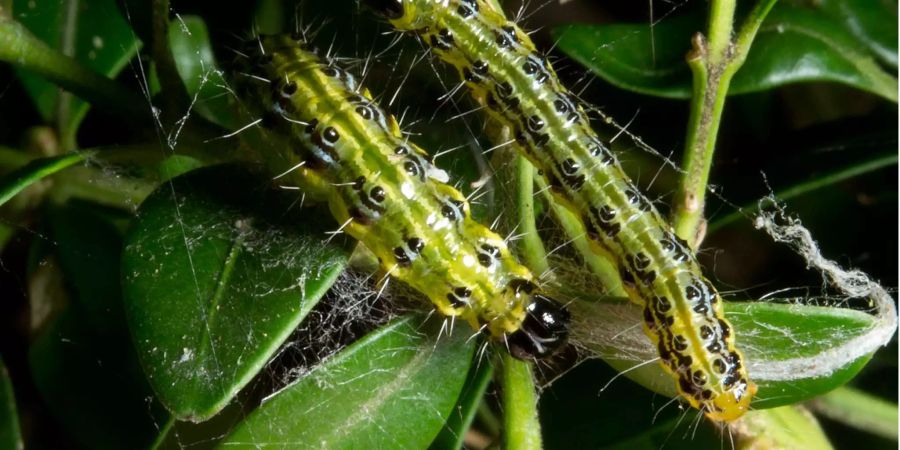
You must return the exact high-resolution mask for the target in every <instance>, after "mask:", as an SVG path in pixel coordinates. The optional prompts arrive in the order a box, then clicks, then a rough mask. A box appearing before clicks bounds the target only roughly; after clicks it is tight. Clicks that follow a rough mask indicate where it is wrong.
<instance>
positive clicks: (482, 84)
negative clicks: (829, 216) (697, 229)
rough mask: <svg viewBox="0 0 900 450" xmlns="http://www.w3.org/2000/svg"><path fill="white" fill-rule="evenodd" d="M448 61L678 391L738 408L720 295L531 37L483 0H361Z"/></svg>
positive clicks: (740, 390) (744, 396)
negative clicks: (575, 227) (543, 189)
mask: <svg viewBox="0 0 900 450" xmlns="http://www.w3.org/2000/svg"><path fill="white" fill-rule="evenodd" d="M367 1H368V2H369V3H370V5H371V6H372V7H373V8H374V9H376V11H377V12H379V13H380V14H382V15H384V16H385V17H386V18H387V19H388V20H389V21H390V23H391V24H392V25H393V26H394V27H395V28H397V29H398V30H401V31H406V32H412V33H415V34H416V35H417V36H418V37H419V38H420V39H421V41H422V42H424V43H425V44H427V45H428V46H429V47H430V48H431V50H432V51H433V52H434V54H435V55H437V57H438V58H440V59H441V60H443V61H445V62H447V63H449V64H451V65H453V66H454V67H456V69H457V71H458V72H459V74H460V76H461V77H462V79H463V82H464V83H465V85H466V86H467V87H468V89H469V91H470V93H471V95H472V97H474V99H475V100H476V101H477V102H478V103H479V104H480V105H483V106H485V108H481V109H482V110H484V111H486V113H487V114H488V117H489V118H490V119H491V120H493V121H496V122H498V123H500V124H501V125H502V126H504V127H507V128H508V129H509V130H511V132H512V135H513V136H515V147H516V148H517V149H518V150H519V151H521V152H522V153H523V154H524V155H525V156H526V157H527V158H528V159H529V160H530V161H531V162H532V163H533V164H534V165H535V166H536V167H537V169H538V170H539V171H540V173H542V175H543V177H544V178H545V180H546V181H547V183H548V184H549V185H550V186H551V187H552V189H553V192H554V197H555V198H556V199H557V200H558V201H560V202H561V203H562V204H564V205H566V206H567V207H568V208H569V209H571V210H572V211H573V212H575V213H576V214H577V215H579V216H580V217H581V220H582V222H583V224H584V226H585V229H586V230H587V231H588V234H589V236H590V238H591V241H592V243H593V244H595V248H596V250H597V251H598V252H599V253H601V254H603V255H606V256H608V257H609V258H610V259H611V260H613V261H615V263H616V264H617V265H618V267H619V268H620V269H621V271H622V273H623V278H626V279H629V280H630V281H631V282H632V285H633V289H631V294H632V295H631V297H632V300H634V301H636V302H638V303H639V304H641V305H642V307H643V311H644V329H645V331H646V334H647V335H648V336H649V337H650V339H651V340H652V341H653V342H654V344H655V345H656V346H657V348H658V350H659V355H660V358H661V363H662V365H663V367H665V368H666V370H667V371H669V372H670V373H671V374H672V375H673V376H674V378H675V380H676V385H677V389H678V391H679V393H680V394H681V395H682V396H683V397H684V398H685V399H686V400H687V401H688V402H689V403H690V404H691V405H692V406H693V407H695V408H698V409H700V410H702V411H704V412H705V413H706V415H707V416H708V417H709V418H711V419H713V420H721V421H730V420H734V419H737V418H738V417H740V416H741V415H743V414H744V412H746V411H747V409H748V408H749V405H750V401H751V399H752V397H753V395H754V394H755V392H756V386H755V384H753V383H752V382H751V381H750V380H749V378H748V376H747V371H746V368H745V364H744V362H743V357H742V356H741V353H740V351H739V350H737V348H736V347H735V339H734V331H733V330H732V327H731V325H730V324H729V323H728V322H727V321H726V319H725V317H724V313H723V311H722V302H721V299H720V297H719V294H718V293H717V292H716V290H715V288H713V286H712V284H711V283H710V282H709V281H707V280H706V279H705V278H704V277H703V274H702V269H701V267H700V265H699V264H698V263H697V261H696V259H695V257H694V256H693V254H692V253H691V252H690V250H689V249H688V247H687V245H686V244H685V243H684V242H683V241H682V240H680V239H679V238H678V237H677V236H676V235H675V234H674V233H673V232H672V230H671V228H670V227H669V226H668V224H667V223H666V222H665V221H664V220H663V219H662V217H661V216H660V214H659V213H658V212H657V211H656V209H655V208H654V206H653V205H652V204H651V203H650V201H649V200H647V199H646V198H645V197H644V196H643V195H642V194H641V193H640V192H639V191H638V189H637V188H636V187H635V186H634V184H633V183H632V182H631V181H630V180H629V178H628V177H627V176H626V175H625V173H624V172H623V171H622V168H621V167H620V165H619V163H618V161H617V160H616V157H615V156H614V155H613V154H612V153H611V152H610V150H609V148H608V147H607V145H606V144H605V143H604V142H603V141H601V140H600V139H599V137H598V136H597V134H596V133H595V132H594V131H593V130H592V129H591V126H590V123H589V120H588V118H587V116H586V114H585V113H584V110H583V108H582V106H581V105H580V104H579V102H578V101H577V99H576V98H575V97H574V96H573V95H572V94H571V93H570V92H569V91H568V90H567V89H566V88H565V87H564V86H563V85H562V84H561V83H560V82H559V80H558V79H557V76H556V74H555V72H554V71H553V68H552V67H551V65H550V63H549V61H547V59H546V58H544V57H542V56H541V55H540V54H539V53H538V52H537V51H536V49H535V47H534V44H533V43H532V42H531V39H530V38H529V37H528V35H527V34H526V33H525V32H524V31H522V29H520V28H519V27H518V25H516V24H515V23H514V22H512V21H508V20H506V18H505V17H504V15H503V13H502V12H500V11H497V10H496V9H494V8H493V7H492V6H491V5H490V4H489V3H488V2H486V1H484V0H367Z"/></svg>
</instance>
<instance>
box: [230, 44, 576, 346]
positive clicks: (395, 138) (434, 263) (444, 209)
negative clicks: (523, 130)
mask: <svg viewBox="0 0 900 450" xmlns="http://www.w3.org/2000/svg"><path fill="white" fill-rule="evenodd" d="M239 54H240V55H241V56H240V61H239V62H238V63H237V70H236V73H237V74H239V75H240V76H239V77H237V80H236V83H237V85H238V89H239V91H241V92H242V93H243V95H239V97H240V98H242V99H244V100H243V101H244V103H245V106H246V107H247V109H248V110H250V111H253V112H254V113H255V114H260V115H261V116H262V119H261V123H262V124H263V129H264V131H263V132H262V133H263V135H264V136H265V139H264V140H265V141H266V142H269V143H270V144H269V145H268V146H267V147H269V148H267V149H265V151H267V152H269V151H271V152H273V153H275V154H277V155H278V157H279V158H274V159H275V160H277V163H276V164H275V165H276V166H277V169H276V170H277V171H278V172H283V171H284V168H285V167H291V168H292V169H291V170H289V171H288V172H286V173H284V175H285V176H286V177H289V178H293V179H294V180H296V181H297V182H298V183H299V184H302V185H305V186H308V187H311V188H312V189H313V190H315V191H316V192H322V193H324V196H325V197H326V198H327V201H328V205H329V209H330V210H331V212H332V215H333V216H334V218H335V219H336V220H337V222H338V223H341V224H342V225H341V230H342V231H344V232H346V233H347V234H349V235H350V236H352V237H353V238H355V239H356V240H358V241H359V242H361V243H362V244H363V245H365V246H366V247H367V248H368V249H369V250H371V251H372V253H374V254H375V255H376V256H377V257H378V260H379V262H380V264H381V268H382V270H383V271H384V272H385V273H386V274H387V275H390V276H392V277H393V278H395V279H398V280H400V281H403V282H405V283H406V284H408V285H409V286H411V287H412V288H414V289H416V290H417V291H419V292H421V293H422V294H424V295H425V296H427V297H428V299H429V300H430V301H431V302H432V303H433V304H434V307H435V308H436V309H437V310H438V311H439V312H441V313H442V314H444V315H445V316H449V317H459V318H461V319H463V320H465V321H466V322H468V323H470V324H471V325H472V327H473V328H474V329H476V330H480V331H485V332H487V333H489V334H490V335H491V336H492V337H494V338H496V339H499V340H501V341H502V342H504V343H505V344H506V345H507V347H508V348H509V350H510V352H511V353H512V354H513V355H514V356H516V357H518V358H521V359H530V358H535V359H536V358H541V357H545V356H547V355H549V354H551V353H552V352H554V351H555V350H556V349H557V348H559V347H560V346H561V345H563V343H564V342H565V340H566V336H567V333H568V322H569V313H568V311H567V310H566V309H565V307H564V306H563V305H561V304H559V303H557V302H555V301H554V300H552V299H550V298H548V297H547V296H546V295H544V294H543V293H542V292H541V291H540V289H539V288H538V286H537V284H536V282H535V277H534V276H533V275H532V273H531V272H530V271H529V270H528V269H527V268H525V267H524V266H522V265H521V264H519V263H518V262H517V261H516V259H515V258H514V257H513V256H512V255H511V253H510V251H509V249H508V248H507V246H506V244H505V242H504V240H503V239H502V238H501V237H500V236H498V235H497V234H496V233H494V232H492V231H491V230H490V229H488V228H487V227H485V226H483V225H481V224H480V223H478V222H476V221H475V220H474V219H472V218H471V217H470V211H469V204H468V202H467V201H466V198H465V197H464V196H463V195H462V194H461V193H460V192H459V191H457V190H456V189H454V188H453V187H451V186H450V185H448V184H446V182H447V179H448V176H447V174H446V172H444V171H443V170H440V169H438V168H437V167H435V166H434V165H433V164H432V162H431V161H430V160H429V159H428V158H427V157H426V156H427V154H426V153H425V151H424V150H422V149H421V148H419V147H418V146H416V145H415V144H413V143H412V142H408V140H407V139H405V138H404V137H403V136H402V134H401V132H400V128H399V125H398V123H397V121H396V120H395V118H394V117H393V116H391V115H390V114H388V113H387V112H385V111H384V110H382V109H381V108H379V107H378V106H377V105H376V104H375V103H374V102H373V100H372V96H371V94H370V93H369V92H368V90H366V89H365V88H363V87H362V86H360V83H359V81H358V79H357V78H356V77H354V76H353V75H352V74H350V73H349V72H347V71H346V70H344V69H343V68H341V67H339V66H337V65H335V64H334V63H333V61H332V60H330V59H329V58H325V57H320V56H318V55H317V54H316V53H315V52H314V51H311V50H310V47H309V45H308V44H307V43H306V42H305V40H304V39H303V38H302V37H301V36H297V35H293V36H288V35H275V36H259V37H258V38H257V40H256V41H254V42H252V43H251V45H249V48H247V49H245V50H244V51H242V52H239ZM284 164H289V165H287V166H285V165H284Z"/></svg>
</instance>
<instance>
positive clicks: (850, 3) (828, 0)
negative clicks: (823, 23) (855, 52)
mask: <svg viewBox="0 0 900 450" xmlns="http://www.w3.org/2000/svg"><path fill="white" fill-rule="evenodd" d="M815 5H816V6H818V7H819V8H820V9H821V10H822V12H823V13H825V14H826V15H828V16H830V17H831V18H832V19H834V20H836V21H838V22H840V23H842V24H843V25H844V28H845V29H847V30H848V31H849V32H850V33H851V34H853V36H855V37H856V39H858V40H859V41H860V42H862V43H864V44H865V45H866V46H867V47H868V48H869V51H870V52H872V53H873V54H874V55H876V56H877V57H878V58H879V59H880V60H881V61H882V62H884V63H885V64H888V65H890V66H891V67H893V68H894V69H895V70H896V69H897V2H896V1H894V0H878V1H872V0H820V1H818V2H816V3H815Z"/></svg>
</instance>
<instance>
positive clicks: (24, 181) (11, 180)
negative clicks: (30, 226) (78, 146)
mask: <svg viewBox="0 0 900 450" xmlns="http://www.w3.org/2000/svg"><path fill="white" fill-rule="evenodd" d="M90 155H91V153H90V152H78V153H69V154H66V155H61V156H55V157H52V158H41V159H36V160H34V161H31V162H30V163H28V164H27V165H25V166H24V167H22V168H20V169H17V170H14V171H12V172H10V173H8V174H6V175H5V176H3V177H2V178H0V205H3V204H4V203H6V202H7V201H9V199H11V198H13V197H14V196H15V195H16V194H18V193H19V192H22V190H23V189H25V188H27V187H28V186H31V185H32V184H34V183H36V182H38V181H40V180H42V179H43V178H46V177H48V176H50V175H53V174H54V173H56V172H59V171H60V170H63V169H65V168H66V167H69V166H72V165H74V164H78V163H80V162H82V161H84V160H85V159H86V158H87V157H88V156H90Z"/></svg>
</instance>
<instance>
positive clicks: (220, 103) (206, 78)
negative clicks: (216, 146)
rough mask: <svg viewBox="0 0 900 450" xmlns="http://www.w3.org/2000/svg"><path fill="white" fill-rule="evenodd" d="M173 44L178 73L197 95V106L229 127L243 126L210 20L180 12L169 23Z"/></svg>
mask: <svg viewBox="0 0 900 450" xmlns="http://www.w3.org/2000/svg"><path fill="white" fill-rule="evenodd" d="M169 45H170V46H171V48H172V56H173V57H174V58H175V66H176V68H177V69H178V74H179V75H180V76H181V80H182V81H183V82H184V85H185V87H186V88H187V92H188V94H190V95H191V96H193V97H194V104H193V108H194V110H195V111H196V112H197V113H198V114H200V115H201V116H202V117H203V118H205V119H207V120H209V121H210V122H213V123H215V124H217V125H219V126H221V127H223V128H225V129H228V130H234V129H237V128H239V127H240V124H239V123H238V122H237V120H236V119H237V115H236V114H235V110H236V107H237V102H236V100H235V97H234V94H233V93H232V92H230V91H229V90H228V89H227V86H228V84H227V82H226V81H225V78H224V77H223V75H222V71H221V70H219V67H218V65H217V64H216V59H215V55H214V54H213V50H212V45H211V44H210V41H209V31H208V30H207V29H206V23H205V22H204V21H203V19H202V18H200V17H197V16H179V17H178V18H177V20H175V21H173V22H172V24H171V26H170V27H169Z"/></svg>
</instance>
